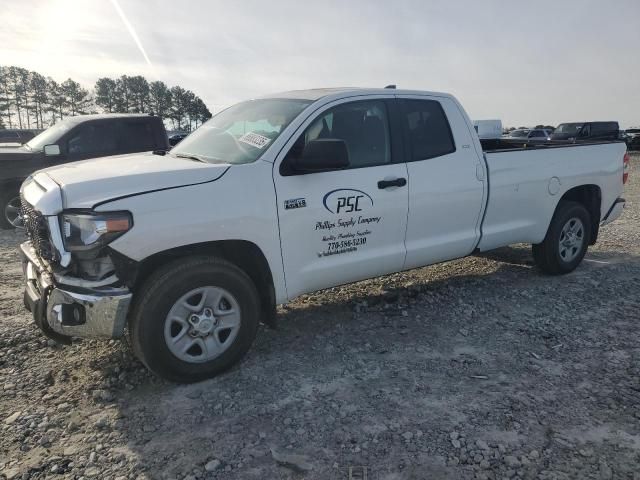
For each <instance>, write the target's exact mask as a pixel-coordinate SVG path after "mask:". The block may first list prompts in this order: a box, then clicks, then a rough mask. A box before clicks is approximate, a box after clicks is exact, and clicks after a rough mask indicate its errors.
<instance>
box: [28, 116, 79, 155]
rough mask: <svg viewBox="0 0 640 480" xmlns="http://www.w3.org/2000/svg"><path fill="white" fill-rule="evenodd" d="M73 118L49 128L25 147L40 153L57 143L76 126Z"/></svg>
mask: <svg viewBox="0 0 640 480" xmlns="http://www.w3.org/2000/svg"><path fill="white" fill-rule="evenodd" d="M72 118H73V117H72ZM72 118H68V119H66V120H62V121H61V122H58V123H56V124H55V125H54V126H53V127H50V128H47V129H46V130H45V131H44V132H42V133H41V134H40V135H36V136H35V137H33V138H32V139H31V140H29V141H28V142H27V143H26V144H25V146H26V147H27V148H29V149H31V150H34V151H40V150H42V148H43V147H44V146H45V145H51V144H52V143H56V142H57V141H58V140H59V139H60V137H61V136H62V135H64V134H65V133H66V132H67V131H68V130H69V129H70V128H71V127H73V125H75V121H74V120H72Z"/></svg>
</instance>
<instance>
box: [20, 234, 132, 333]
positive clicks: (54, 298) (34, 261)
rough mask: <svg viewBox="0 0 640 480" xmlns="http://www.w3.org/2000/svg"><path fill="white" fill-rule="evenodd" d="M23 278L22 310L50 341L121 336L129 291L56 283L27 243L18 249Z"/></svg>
mask: <svg viewBox="0 0 640 480" xmlns="http://www.w3.org/2000/svg"><path fill="white" fill-rule="evenodd" d="M20 252H21V255H22V265H23V271H24V278H25V294H24V301H25V306H26V307H27V309H28V310H30V311H31V312H32V314H33V318H34V321H35V323H36V324H37V325H38V326H39V327H40V329H41V330H42V331H43V332H44V333H45V334H46V335H47V336H49V337H51V338H54V339H55V340H58V341H62V342H67V343H68V342H69V341H70V339H71V337H84V338H117V337H121V336H122V335H123V333H124V328H125V324H126V319H127V312H128V310H129V305H130V303H131V292H130V291H129V289H128V288H113V287H95V288H84V287H82V288H81V287H77V286H70V285H63V284H60V283H58V282H57V281H56V280H55V279H54V277H53V276H52V275H51V273H50V272H49V271H48V269H47V268H46V267H45V265H44V264H43V263H42V261H41V260H40V259H39V258H38V256H37V255H36V253H35V251H34V249H33V247H32V246H31V243H30V242H24V243H23V244H22V245H20Z"/></svg>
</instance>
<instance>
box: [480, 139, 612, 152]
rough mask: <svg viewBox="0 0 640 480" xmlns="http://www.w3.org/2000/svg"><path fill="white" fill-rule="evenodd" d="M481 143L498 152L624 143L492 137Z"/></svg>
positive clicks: (487, 149)
mask: <svg viewBox="0 0 640 480" xmlns="http://www.w3.org/2000/svg"><path fill="white" fill-rule="evenodd" d="M480 143H481V144H482V150H483V151H484V152H485V153H486V152H497V151H503V150H511V151H515V150H530V149H532V148H535V149H548V148H557V147H579V146H584V145H602V144H604V143H622V144H624V142H623V141H622V140H608V141H599V142H580V143H575V142H570V141H568V140H551V141H548V142H544V143H542V142H535V143H534V142H517V141H514V140H505V139H503V138H491V139H480Z"/></svg>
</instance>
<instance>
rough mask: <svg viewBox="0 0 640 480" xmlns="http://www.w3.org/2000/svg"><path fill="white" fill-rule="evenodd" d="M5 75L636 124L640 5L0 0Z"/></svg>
mask: <svg viewBox="0 0 640 480" xmlns="http://www.w3.org/2000/svg"><path fill="white" fill-rule="evenodd" d="M0 12H1V13H0V20H1V21H2V28H1V29H0V65H17V66H21V67H24V68H28V69H30V70H35V71H38V72H39V73H42V74H43V75H46V76H51V77H53V78H54V79H56V80H58V81H63V80H65V79H66V78H69V77H71V78H73V79H74V80H77V81H79V82H80V83H82V84H83V85H85V86H86V87H92V86H93V85H94V83H95V81H96V80H97V79H98V78H99V77H104V76H111V77H118V76H120V75H123V74H127V75H143V76H145V77H146V78H147V79H149V80H163V81H164V82H165V83H167V84H168V85H170V86H173V85H180V86H182V87H184V88H188V89H190V90H193V91H194V92H195V93H196V94H197V95H199V96H200V97H202V99H203V100H204V101H205V103H206V104H207V105H208V106H209V109H210V110H212V112H214V113H215V112H216V111H218V110H220V109H221V108H224V107H225V106H228V105H231V104H233V103H235V102H238V101H241V100H245V99H248V98H252V97H257V96H261V95H265V94H268V93H272V92H279V91H284V90H293V89H305V88H313V87H339V86H357V87H383V86H385V85H388V84H396V85H397V86H398V88H410V89H418V90H429V91H442V92H448V93H452V94H454V95H455V96H456V97H457V98H458V99H459V100H460V102H461V103H462V105H463V106H464V107H465V108H466V110H467V112H468V113H469V115H470V117H471V118H472V119H496V118H499V119H501V120H502V121H503V124H504V125H505V126H521V125H522V126H534V125H536V124H551V125H557V124H558V123H560V122H567V121H583V120H618V121H619V122H620V124H621V126H623V127H630V126H639V125H640V55H639V54H638V48H639V46H640V27H639V26H638V20H639V19H640V0H608V1H603V0H578V1H573V0H555V1H546V0H537V1H535V2H534V1H530V2H519V1H515V0H511V1H498V0H482V1H478V0H464V1H463V0H460V1H455V0H448V1H447V0H442V1H436V0H433V1H430V0H422V1H413V0H406V1H405V0H393V1H381V0H370V1H366V0H362V1H360V0H351V1H344V0H343V1H334V0H324V1H322V2H305V1H300V0H298V1H288V0H287V1H279V0H270V1H264V0H262V1H253V0H243V1H238V0H235V1H217V0H209V1H206V0H182V1H181V2H176V1H175V0H171V1H165V0H20V1H15V0H0Z"/></svg>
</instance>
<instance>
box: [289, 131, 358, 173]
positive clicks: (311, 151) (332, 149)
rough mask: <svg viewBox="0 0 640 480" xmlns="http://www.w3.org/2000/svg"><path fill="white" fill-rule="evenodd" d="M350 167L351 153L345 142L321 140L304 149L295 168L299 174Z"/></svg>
mask: <svg viewBox="0 0 640 480" xmlns="http://www.w3.org/2000/svg"><path fill="white" fill-rule="evenodd" d="M348 166H349V152H348V150H347V144H346V142H345V141H344V140H340V139H337V138H321V139H317V140H312V141H310V142H309V143H307V145H306V146H305V147H304V150H303V151H302V155H301V156H300V158H297V159H295V161H294V163H293V167H294V169H295V170H296V171H298V172H319V171H323V170H336V169H341V168H347V167H348Z"/></svg>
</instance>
